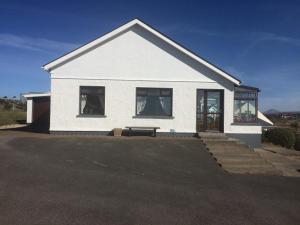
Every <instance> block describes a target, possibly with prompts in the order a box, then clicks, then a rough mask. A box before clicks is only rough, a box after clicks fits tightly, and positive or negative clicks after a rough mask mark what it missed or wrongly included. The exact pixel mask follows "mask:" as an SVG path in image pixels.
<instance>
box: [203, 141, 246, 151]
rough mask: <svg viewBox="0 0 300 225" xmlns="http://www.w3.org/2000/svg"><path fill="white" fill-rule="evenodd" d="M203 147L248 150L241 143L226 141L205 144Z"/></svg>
mask: <svg viewBox="0 0 300 225" xmlns="http://www.w3.org/2000/svg"><path fill="white" fill-rule="evenodd" d="M204 145H205V146H207V147H214V148H215V147H216V148H217V147H221V148H230V147H245V148H248V149H250V148H249V147H248V146H247V145H245V144H243V143H237V142H234V141H228V142H205V143H204Z"/></svg>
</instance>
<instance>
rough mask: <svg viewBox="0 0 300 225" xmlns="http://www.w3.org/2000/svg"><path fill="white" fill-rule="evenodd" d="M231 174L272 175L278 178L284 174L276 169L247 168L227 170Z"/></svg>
mask: <svg viewBox="0 0 300 225" xmlns="http://www.w3.org/2000/svg"><path fill="white" fill-rule="evenodd" d="M225 170H226V171H227V172H229V173H237V174H257V175H272V176H278V175H282V173H281V172H280V171H278V170H276V169H274V168H272V169H261V168H258V169H245V168H242V169H241V168H234V169H225Z"/></svg>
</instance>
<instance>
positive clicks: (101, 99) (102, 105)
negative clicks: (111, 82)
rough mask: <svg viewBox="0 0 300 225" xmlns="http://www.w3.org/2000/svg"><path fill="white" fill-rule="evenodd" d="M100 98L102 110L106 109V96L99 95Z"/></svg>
mask: <svg viewBox="0 0 300 225" xmlns="http://www.w3.org/2000/svg"><path fill="white" fill-rule="evenodd" d="M98 98H99V102H100V104H101V106H100V107H101V111H104V96H103V95H99V96H98Z"/></svg>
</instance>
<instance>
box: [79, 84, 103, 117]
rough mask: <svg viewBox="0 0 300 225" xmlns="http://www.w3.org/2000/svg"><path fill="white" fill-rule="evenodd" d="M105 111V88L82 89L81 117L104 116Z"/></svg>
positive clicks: (83, 87) (87, 87)
mask: <svg viewBox="0 0 300 225" xmlns="http://www.w3.org/2000/svg"><path fill="white" fill-rule="evenodd" d="M104 109H105V88H104V87H91V86H81V87H80V115H104Z"/></svg>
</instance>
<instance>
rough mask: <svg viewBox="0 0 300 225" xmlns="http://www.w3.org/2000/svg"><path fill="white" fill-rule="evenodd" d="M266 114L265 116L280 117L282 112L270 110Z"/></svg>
mask: <svg viewBox="0 0 300 225" xmlns="http://www.w3.org/2000/svg"><path fill="white" fill-rule="evenodd" d="M264 114H265V115H278V114H281V112H280V111H278V110H276V109H269V110H267V111H265V112H264Z"/></svg>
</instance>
